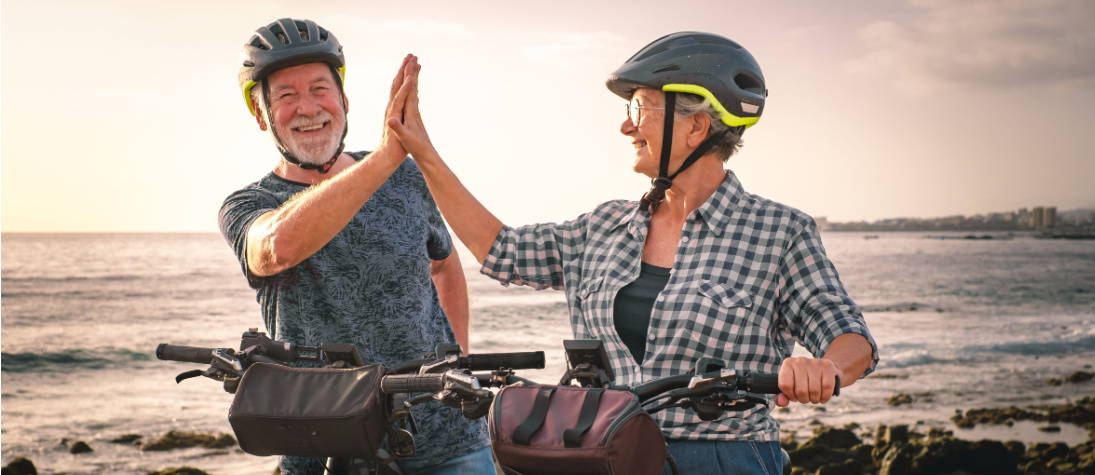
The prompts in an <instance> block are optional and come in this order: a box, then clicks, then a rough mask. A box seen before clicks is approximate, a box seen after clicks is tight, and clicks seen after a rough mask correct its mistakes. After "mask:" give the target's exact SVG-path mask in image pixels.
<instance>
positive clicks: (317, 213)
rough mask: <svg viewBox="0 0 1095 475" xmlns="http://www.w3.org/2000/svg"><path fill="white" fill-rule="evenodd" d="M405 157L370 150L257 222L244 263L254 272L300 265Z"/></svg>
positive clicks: (334, 232) (338, 227) (252, 226)
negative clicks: (361, 157)
mask: <svg viewBox="0 0 1095 475" xmlns="http://www.w3.org/2000/svg"><path fill="white" fill-rule="evenodd" d="M403 159H404V157H403V156H397V155H395V154H393V153H385V152H381V151H378V152H374V153H372V154H370V155H369V156H367V157H365V158H364V159H362V160H361V161H359V162H357V163H355V164H353V165H351V166H350V167H349V168H347V169H346V170H343V171H342V172H340V173H339V174H338V175H336V176H333V177H331V178H329V179H327V180H324V181H322V182H320V183H319V184H316V185H315V186H312V187H310V188H308V189H306V190H304V191H302V192H300V193H299V194H297V195H296V196H294V197H293V198H292V199H290V200H289V201H287V202H285V203H284V204H282V205H281V207H279V208H278V209H276V210H274V211H271V212H269V213H267V214H264V215H263V216H261V217H259V218H258V219H257V220H255V223H254V224H252V225H251V229H250V230H249V231H248V239H247V243H248V250H247V252H248V257H249V259H248V263H249V265H250V267H251V271H252V272H254V273H255V274H257V275H273V274H276V273H278V272H281V271H283V270H285V269H288V268H290V267H293V266H295V265H297V264H299V263H300V262H301V261H303V260H304V259H307V258H308V257H309V256H311V255H312V254H314V253H315V252H316V251H318V250H319V249H320V248H322V247H323V246H325V245H326V244H327V243H328V242H330V240H331V239H332V238H334V237H335V235H336V234H338V233H339V231H341V230H342V228H344V227H346V224H347V223H349V222H350V220H351V219H352V218H353V217H354V215H355V214H356V213H357V212H358V211H359V210H360V209H361V206H362V204H363V203H365V202H366V201H368V199H369V198H370V197H371V196H372V194H373V192H375V191H376V190H377V189H378V188H380V186H381V185H382V184H384V182H385V181H386V180H387V179H388V177H389V176H390V175H391V174H392V172H394V171H395V170H396V169H397V168H399V165H400V164H401V163H403Z"/></svg>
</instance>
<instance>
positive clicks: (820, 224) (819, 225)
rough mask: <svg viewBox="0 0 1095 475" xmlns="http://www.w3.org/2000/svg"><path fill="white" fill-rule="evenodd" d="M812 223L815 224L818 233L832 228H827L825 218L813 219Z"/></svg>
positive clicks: (827, 223)
mask: <svg viewBox="0 0 1095 475" xmlns="http://www.w3.org/2000/svg"><path fill="white" fill-rule="evenodd" d="M814 222H815V223H817V229H818V230H819V231H828V230H830V229H832V226H829V218H826V217H825V216H818V217H816V218H814Z"/></svg>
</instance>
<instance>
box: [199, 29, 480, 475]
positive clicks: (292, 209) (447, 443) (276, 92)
mask: <svg viewBox="0 0 1095 475" xmlns="http://www.w3.org/2000/svg"><path fill="white" fill-rule="evenodd" d="M418 67H419V66H418V64H417V61H416V59H415V58H414V57H413V56H411V55H408V56H407V57H406V58H405V59H404V61H403V64H402V65H401V66H400V69H399V72H398V74H397V75H396V78H395V80H394V81H393V83H392V89H391V92H390V103H389V105H388V110H387V112H386V117H385V119H386V120H394V121H396V122H399V121H401V120H402V115H403V107H404V105H405V103H406V100H407V97H408V96H409V95H410V92H412V91H414V90H415V88H416V87H417V82H416V81H417V75H416V74H414V73H416V72H417V69H418ZM344 73H345V59H344V57H343V54H342V46H341V45H340V44H339V42H338V40H337V39H335V36H334V35H333V34H331V33H330V32H329V31H327V30H325V29H324V28H322V27H320V26H319V25H317V24H316V23H315V22H313V21H310V20H294V19H281V20H278V21H275V22H273V23H270V24H269V25H266V26H263V27H261V28H259V29H258V30H257V31H256V32H255V34H254V35H253V36H252V37H251V39H250V40H249V41H248V42H247V44H246V45H244V61H243V67H242V68H241V70H240V86H241V88H242V90H243V96H244V99H245V100H246V102H247V107H248V109H249V110H250V112H251V114H252V115H253V116H254V117H255V121H256V123H257V124H258V127H259V129H261V130H264V131H268V132H270V134H271V136H272V137H273V139H274V143H275V145H276V146H277V148H278V151H279V152H280V154H281V157H280V158H279V160H278V163H277V165H275V167H274V170H273V171H272V172H270V173H268V174H267V175H266V176H264V177H262V179H260V180H259V181H257V182H255V183H252V184H250V185H248V186H246V187H244V188H243V189H241V190H239V191H236V192H235V193H232V194H231V195H230V196H228V198H227V199H226V200H225V201H224V204H223V205H222V207H221V210H220V227H221V232H222V233H223V234H224V237H225V238H226V239H227V240H228V243H229V244H230V245H231V246H232V249H233V250H234V251H235V253H236V256H237V257H238V259H239V261H240V264H241V267H242V270H243V273H244V275H245V276H246V277H247V282H248V284H249V285H250V286H251V287H252V288H254V289H255V290H256V292H257V294H258V302H259V306H260V307H261V311H262V316H263V319H264V320H265V323H266V329H267V330H268V331H269V332H270V334H271V335H273V336H275V337H276V338H277V339H279V340H283V341H289V342H293V343H296V344H299V345H309V346H315V345H320V344H324V343H352V344H354V345H355V346H356V347H357V349H358V351H360V352H361V355H362V357H363V358H364V359H365V360H366V361H368V362H371V363H379V364H389V363H393V362H396V361H402V360H407V359H413V358H421V357H422V356H423V355H424V354H427V353H430V352H432V350H433V345H434V344H436V343H440V342H454V341H456V342H459V343H460V344H461V345H462V346H463V348H465V349H467V348H468V304H467V285H466V282H465V281H464V276H463V273H462V271H461V266H460V261H459V259H458V257H457V254H456V252H454V251H453V249H452V243H451V241H450V239H449V234H448V230H447V229H446V228H445V225H444V223H443V222H442V220H441V216H440V214H439V213H438V211H437V207H436V205H435V204H434V201H433V199H432V198H431V197H430V193H429V191H428V190H427V188H426V185H425V182H424V180H423V177H422V174H421V173H420V172H419V170H418V168H417V167H416V166H415V164H414V162H413V161H411V160H406V159H405V157H406V151H405V150H404V149H403V147H402V145H400V143H399V142H398V141H397V140H395V138H394V136H393V135H392V134H390V133H389V131H388V130H387V128H386V129H385V131H384V133H383V134H382V136H381V141H380V145H379V147H378V148H377V149H376V151H374V152H372V153H365V152H349V153H346V152H343V150H342V149H343V139H344V138H345V136H346V130H347V128H346V127H347V124H346V112H347V109H348V105H349V102H348V100H347V98H346V95H345V93H344V90H343V84H342V80H343V77H344ZM414 417H415V422H416V426H417V429H418V434H417V435H416V437H415V438H416V442H417V444H416V445H417V446H418V452H417V454H416V455H415V456H414V457H412V458H408V459H405V460H401V461H400V465H401V468H402V469H403V471H404V472H406V473H412V474H417V473H421V474H445V473H493V471H494V466H493V462H492V457H491V452H490V447H489V446H490V440H489V438H488V437H487V434H486V430H485V427H484V424H483V422H482V421H481V420H479V421H468V420H466V419H465V418H464V417H463V416H462V415H461V414H460V413H459V411H456V410H453V409H451V408H448V407H443V406H440V405H438V404H437V403H431V404H421V405H418V406H416V407H415V410H414ZM281 470H282V473H284V474H302V473H321V472H322V471H323V467H322V465H321V463H320V461H319V460H315V459H308V458H300V457H285V458H283V459H282V462H281Z"/></svg>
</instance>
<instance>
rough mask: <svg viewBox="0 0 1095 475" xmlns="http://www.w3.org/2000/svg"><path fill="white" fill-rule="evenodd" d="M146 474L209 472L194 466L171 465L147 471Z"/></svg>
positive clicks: (168, 474)
mask: <svg viewBox="0 0 1095 475" xmlns="http://www.w3.org/2000/svg"><path fill="white" fill-rule="evenodd" d="M148 475H209V473H207V472H206V471H205V470H202V469H198V468H194V467H171V468H165V469H163V470H157V471H155V472H148Z"/></svg>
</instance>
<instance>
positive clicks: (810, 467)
mask: <svg viewBox="0 0 1095 475" xmlns="http://www.w3.org/2000/svg"><path fill="white" fill-rule="evenodd" d="M787 454H788V455H790V456H791V466H792V467H793V468H799V469H802V470H804V471H806V472H813V471H815V470H817V469H818V468H821V466H823V465H830V464H840V463H844V462H845V461H846V460H848V459H849V458H852V457H853V456H854V455H853V454H852V452H851V451H849V450H841V449H831V448H829V447H823V446H820V445H814V446H811V447H801V448H798V449H795V450H791V451H788V452H787Z"/></svg>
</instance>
